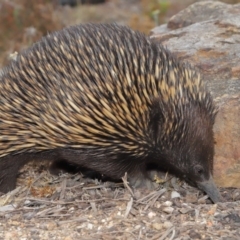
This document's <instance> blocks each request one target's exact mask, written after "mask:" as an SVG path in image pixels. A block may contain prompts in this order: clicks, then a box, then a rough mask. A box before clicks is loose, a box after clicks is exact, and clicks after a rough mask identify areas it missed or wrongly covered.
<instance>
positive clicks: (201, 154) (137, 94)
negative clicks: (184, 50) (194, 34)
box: [0, 24, 220, 202]
mask: <svg viewBox="0 0 240 240" xmlns="http://www.w3.org/2000/svg"><path fill="white" fill-rule="evenodd" d="M0 113H1V115H0V191H1V192H7V191H10V190H12V189H14V188H15V185H16V177H17V173H18V170H19V169H20V168H21V167H22V166H23V165H24V164H25V163H26V162H28V161H30V160H41V159H43V160H49V161H53V162H54V161H55V162H56V161H58V160H59V159H61V160H62V159H63V160H65V161H67V162H69V163H72V164H76V165H78V166H82V167H87V168H88V169H92V170H94V171H97V172H99V173H102V174H104V175H106V176H109V177H112V178H114V179H121V177H123V176H124V174H125V172H127V173H128V176H129V178H130V183H131V184H132V185H134V186H141V185H142V184H146V183H147V182H150V180H148V175H147V174H148V173H147V167H148V165H150V164H153V165H155V166H156V167H157V168H158V169H165V170H168V171H170V172H173V173H175V174H177V175H178V176H180V177H182V178H185V179H188V180H190V181H191V182H193V183H195V184H196V185H197V186H198V187H199V188H201V189H202V190H204V191H205V192H206V193H207V194H208V195H209V197H210V198H211V199H212V201H213V202H217V201H219V200H220V194H219V192H218V190H217V188H216V186H215V184H214V182H213V179H212V168H213V155H214V140H213V124H214V118H215V113H216V110H215V107H214V104H213V101H212V98H211V96H210V94H209V92H208V91H207V90H206V89H205V87H204V86H203V84H202V81H201V79H200V76H199V74H198V73H197V72H196V71H195V70H194V69H193V68H191V67H190V66H189V65H187V64H184V63H181V62H179V61H178V60H177V59H176V58H175V57H174V56H173V55H172V54H171V53H169V52H168V51H167V50H166V49H165V48H164V47H163V46H162V45H160V44H158V43H155V42H153V41H151V40H150V39H149V38H148V37H146V36H144V35H143V34H141V33H139V32H135V31H132V30H131V29H129V28H128V27H124V26H118V25H115V24H105V25H104V24H85V25H78V26H74V27H69V28H66V29H63V30H61V31H59V32H55V33H52V34H49V35H47V36H46V37H44V38H43V39H42V40H41V41H39V42H38V43H35V44H34V45H33V46H32V47H30V48H29V49H27V50H25V51H23V52H22V53H20V54H19V55H18V56H17V59H16V61H12V62H11V63H10V64H9V66H7V67H6V68H5V69H4V70H3V73H2V75H1V76H0Z"/></svg>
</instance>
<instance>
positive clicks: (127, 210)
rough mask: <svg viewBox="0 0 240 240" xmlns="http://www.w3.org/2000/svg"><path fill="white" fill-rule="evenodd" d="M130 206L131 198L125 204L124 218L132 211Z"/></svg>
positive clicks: (131, 203)
mask: <svg viewBox="0 0 240 240" xmlns="http://www.w3.org/2000/svg"><path fill="white" fill-rule="evenodd" d="M132 205H133V198H132V197H131V199H130V201H129V202H128V203H127V208H126V212H125V214H124V218H127V217H128V215H129V213H130V211H131V209H132Z"/></svg>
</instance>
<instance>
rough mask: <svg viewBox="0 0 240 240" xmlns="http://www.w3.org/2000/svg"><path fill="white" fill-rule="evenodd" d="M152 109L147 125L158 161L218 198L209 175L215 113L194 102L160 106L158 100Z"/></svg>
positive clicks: (216, 200) (212, 151)
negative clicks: (153, 139)
mask: <svg viewBox="0 0 240 240" xmlns="http://www.w3.org/2000/svg"><path fill="white" fill-rule="evenodd" d="M152 110H153V111H152V115H151V121H150V126H151V129H152V134H153V136H154V138H155V148H156V149H157V152H158V154H157V158H158V159H156V161H157V162H158V164H159V165H161V167H166V168H167V170H169V172H173V173H175V174H176V175H178V176H179V177H181V178H184V179H185V180H187V181H188V182H191V183H193V184H195V185H197V186H198V187H199V188H200V189H202V190H204V191H205V192H206V193H207V194H208V195H209V197H210V198H211V199H212V201H213V202H218V201H219V200H220V194H219V192H218V190H217V187H216V186H215V184H214V182H213V179H212V171H213V156H214V137H213V123H214V118H215V113H213V114H212V113H209V112H208V111H207V110H206V109H205V107H203V106H201V105H199V104H195V103H187V104H186V105H181V106H179V107H178V106H176V105H175V106H173V105H172V106H170V105H169V104H168V106H164V105H161V107H159V103H154V104H153V109H152ZM159 156H160V158H159Z"/></svg>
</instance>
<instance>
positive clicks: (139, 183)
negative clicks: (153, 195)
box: [128, 176, 159, 190]
mask: <svg viewBox="0 0 240 240" xmlns="http://www.w3.org/2000/svg"><path fill="white" fill-rule="evenodd" d="M128 181H129V183H130V185H131V186H132V187H133V188H145V189H149V190H154V189H156V188H157V187H158V186H159V185H158V184H157V183H155V182H153V181H152V180H151V179H150V178H147V177H143V176H134V177H130V178H129V180H128Z"/></svg>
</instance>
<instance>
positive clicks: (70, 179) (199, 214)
mask: <svg viewBox="0 0 240 240" xmlns="http://www.w3.org/2000/svg"><path fill="white" fill-rule="evenodd" d="M220 192H221V194H222V196H223V199H224V201H223V202H221V203H217V204H213V203H212V202H211V201H210V199H208V197H207V196H206V195H204V193H202V192H200V191H199V190H198V189H196V188H194V187H191V186H189V185H187V184H186V183H185V182H182V181H180V180H178V179H177V178H175V177H173V176H170V175H166V176H165V175H163V177H162V183H161V184H160V185H159V187H158V188H157V189H156V190H154V191H148V190H144V189H137V190H136V189H131V188H130V186H129V185H128V184H127V182H126V181H123V183H113V182H102V181H99V180H96V179H89V178H84V177H83V176H82V175H81V174H75V175H70V174H66V173H65V174H61V175H59V176H53V175H51V174H50V173H49V172H48V170H47V166H46V164H36V163H30V164H29V165H27V166H25V167H24V168H23V170H22V171H21V174H20V176H19V179H18V186H17V188H16V189H15V190H13V191H12V192H9V193H7V194H5V195H2V196H1V197H0V219H1V221H0V239H9V240H10V239H34V240H35V239H36V240H37V239H64V240H71V239H84V240H85V239H86V240H88V239H89V240H90V239H91V240H94V239H104V240H105V239H151V240H153V239H179V240H180V239H182V240H187V239H225V240H230V239H231V240H233V239H239V236H240V228H239V227H240V204H239V203H240V201H239V200H240V190H239V189H220Z"/></svg>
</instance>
